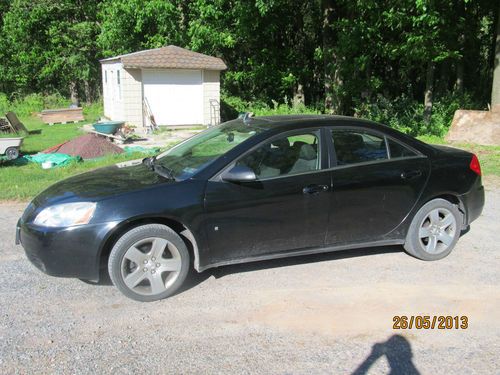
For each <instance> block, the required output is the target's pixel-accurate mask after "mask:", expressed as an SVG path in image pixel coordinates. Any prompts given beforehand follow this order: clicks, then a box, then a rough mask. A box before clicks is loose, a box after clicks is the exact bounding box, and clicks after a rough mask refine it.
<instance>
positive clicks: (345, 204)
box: [326, 128, 430, 245]
mask: <svg viewBox="0 0 500 375" xmlns="http://www.w3.org/2000/svg"><path fill="white" fill-rule="evenodd" d="M329 132H330V134H331V140H332V144H331V145H332V146H333V151H334V154H333V156H334V158H335V160H333V161H332V163H334V164H336V166H335V167H334V168H332V192H333V197H332V201H331V215H330V220H329V225H328V233H327V236H326V243H327V244H329V245H331V244H348V243H356V242H369V241H377V240H384V239H393V238H400V237H401V233H399V232H398V231H397V230H395V229H396V228H397V227H398V225H399V224H400V223H401V222H402V221H403V219H404V218H405V217H406V216H407V215H408V213H409V212H410V211H411V209H412V208H413V206H414V205H415V204H416V202H417V200H418V198H419V196H420V194H421V193H422V190H423V188H424V186H425V183H426V181H427V178H428V175H429V170H430V168H429V161H428V159H427V157H426V156H424V155H422V154H420V153H419V152H418V151H416V150H414V149H411V148H410V147H409V146H408V145H404V144H402V143H401V142H399V141H398V140H396V139H393V138H390V137H387V136H385V135H384V134H382V133H380V132H376V131H373V130H368V129H366V130H363V129H360V128H331V129H330V130H329Z"/></svg>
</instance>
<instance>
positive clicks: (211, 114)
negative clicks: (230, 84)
mask: <svg viewBox="0 0 500 375" xmlns="http://www.w3.org/2000/svg"><path fill="white" fill-rule="evenodd" d="M211 101H212V102H211ZM219 107H220V72H219V71H218V70H205V71H203V125H217V124H218V123H219V122H220V108H219Z"/></svg>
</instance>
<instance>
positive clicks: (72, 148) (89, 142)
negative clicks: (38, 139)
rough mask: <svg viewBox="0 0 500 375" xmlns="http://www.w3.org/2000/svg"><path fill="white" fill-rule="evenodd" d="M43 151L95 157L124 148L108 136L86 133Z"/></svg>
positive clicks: (85, 157)
mask: <svg viewBox="0 0 500 375" xmlns="http://www.w3.org/2000/svg"><path fill="white" fill-rule="evenodd" d="M43 153H46V154H50V153H60V154H68V155H72V156H81V157H82V159H94V158H98V157H101V156H105V155H108V154H121V153H123V150H122V149H121V148H120V147H118V146H117V145H115V144H113V143H111V142H110V141H108V140H107V139H106V138H103V137H100V136H98V135H95V134H85V135H82V136H81V137H78V138H75V139H72V140H71V141H68V142H65V143H62V144H60V145H56V146H53V147H50V148H48V149H47V150H45V151H43Z"/></svg>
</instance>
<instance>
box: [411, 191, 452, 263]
mask: <svg viewBox="0 0 500 375" xmlns="http://www.w3.org/2000/svg"><path fill="white" fill-rule="evenodd" d="M461 219H462V215H461V213H460V211H459V210H458V208H457V206H456V205H454V204H452V203H451V202H449V201H447V200H445V199H440V198H439V199H434V200H432V201H430V202H428V203H426V204H425V205H423V206H422V208H420V210H419V211H418V212H417V214H416V215H415V217H414V218H413V220H412V222H411V225H410V228H409V230H408V234H407V236H406V241H405V244H404V248H405V250H406V251H407V252H408V253H409V254H411V255H413V256H414V257H416V258H419V259H422V260H438V259H442V258H444V257H446V256H447V255H448V254H449V253H450V252H451V251H452V250H453V248H454V247H455V244H456V243H457V241H458V238H459V237H460V229H461Z"/></svg>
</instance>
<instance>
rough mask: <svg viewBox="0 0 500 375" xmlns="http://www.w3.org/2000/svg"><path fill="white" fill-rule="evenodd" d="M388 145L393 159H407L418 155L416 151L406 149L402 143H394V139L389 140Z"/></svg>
mask: <svg viewBox="0 0 500 375" xmlns="http://www.w3.org/2000/svg"><path fill="white" fill-rule="evenodd" d="M387 143H388V145H389V152H390V154H391V159H394V158H405V157H409V156H416V155H417V154H416V153H415V152H414V151H412V150H410V149H409V148H408V147H405V146H403V145H402V144H400V143H397V142H394V141H393V140H392V139H387Z"/></svg>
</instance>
